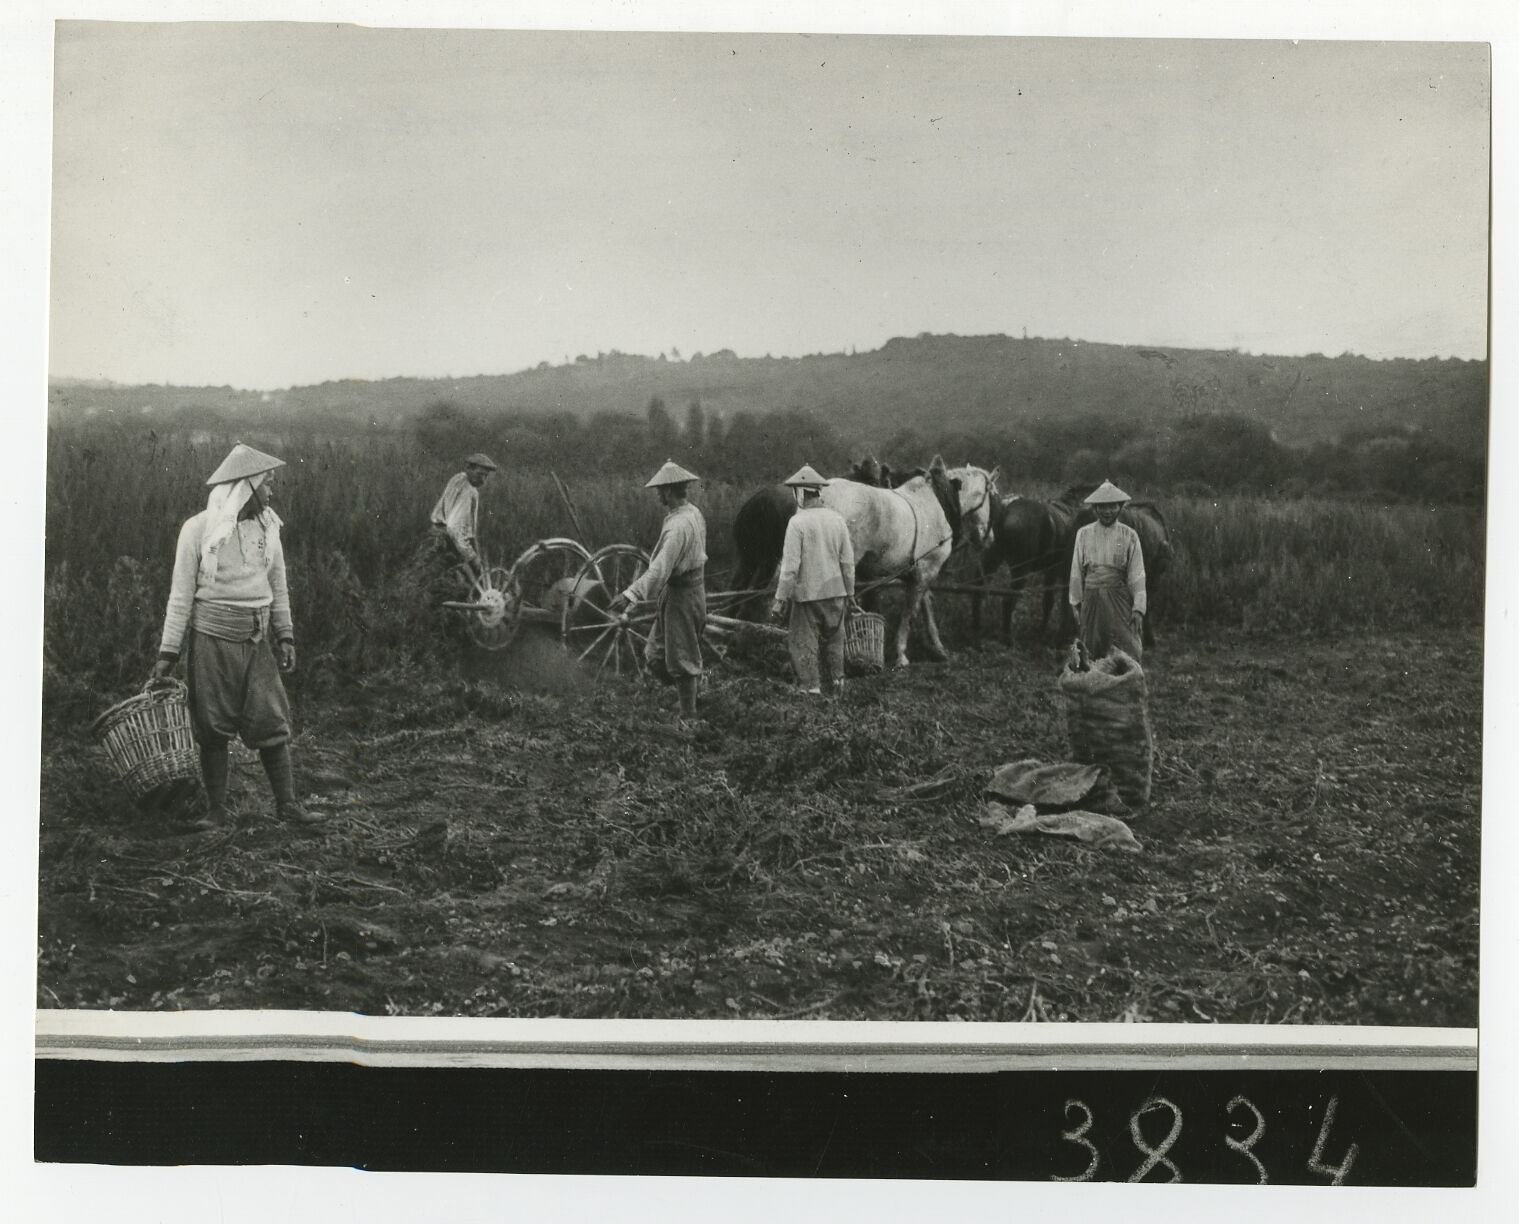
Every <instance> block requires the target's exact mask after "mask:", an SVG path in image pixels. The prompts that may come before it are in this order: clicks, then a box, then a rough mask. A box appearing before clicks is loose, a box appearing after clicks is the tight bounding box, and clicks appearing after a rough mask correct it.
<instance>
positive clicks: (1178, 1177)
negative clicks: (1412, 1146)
mask: <svg viewBox="0 0 1519 1224" xmlns="http://www.w3.org/2000/svg"><path fill="white" fill-rule="evenodd" d="M1339 1107H1340V1098H1339V1097H1337V1096H1333V1097H1330V1098H1329V1102H1328V1104H1327V1105H1326V1106H1325V1107H1324V1116H1323V1118H1322V1119H1321V1121H1320V1123H1319V1131H1318V1137H1317V1139H1316V1140H1315V1141H1314V1145H1313V1155H1312V1156H1310V1157H1309V1158H1308V1166H1307V1167H1308V1171H1309V1172H1311V1173H1317V1174H1319V1175H1321V1176H1324V1177H1328V1178H1329V1179H1330V1181H1331V1183H1332V1184H1333V1185H1336V1186H1340V1185H1344V1183H1345V1179H1346V1178H1347V1177H1348V1176H1349V1174H1350V1170H1351V1167H1352V1166H1353V1165H1354V1164H1355V1160H1356V1156H1357V1155H1359V1153H1360V1150H1361V1149H1360V1147H1359V1145H1357V1144H1354V1143H1352V1144H1351V1145H1350V1146H1349V1147H1348V1148H1347V1149H1346V1151H1345V1158H1344V1159H1343V1160H1342V1161H1340V1163H1339V1164H1337V1165H1331V1164H1326V1163H1325V1162H1324V1149H1325V1148H1326V1147H1327V1146H1328V1144H1329V1134H1330V1131H1331V1130H1333V1128H1334V1119H1335V1114H1336V1113H1337V1111H1338V1110H1339ZM1237 1111H1246V1112H1248V1113H1249V1115H1250V1116H1251V1117H1252V1118H1254V1119H1255V1126H1254V1129H1252V1130H1251V1132H1250V1133H1249V1134H1248V1135H1246V1136H1245V1137H1244V1138H1243V1139H1236V1138H1235V1137H1234V1135H1232V1134H1230V1133H1229V1129H1228V1128H1229V1127H1231V1126H1233V1125H1234V1123H1235V1122H1236V1121H1238V1122H1241V1123H1242V1122H1243V1121H1244V1119H1242V1118H1230V1119H1229V1120H1228V1121H1227V1122H1226V1123H1225V1130H1224V1146H1225V1147H1227V1148H1228V1149H1229V1150H1230V1151H1231V1152H1238V1153H1239V1154H1240V1155H1241V1156H1243V1157H1244V1158H1245V1159H1246V1160H1248V1161H1249V1162H1250V1163H1251V1164H1252V1165H1254V1166H1255V1179H1256V1184H1257V1185H1260V1186H1264V1185H1267V1184H1268V1183H1269V1181H1270V1178H1269V1176H1268V1175H1267V1172H1266V1166H1265V1165H1264V1164H1263V1163H1262V1162H1261V1159H1260V1157H1259V1156H1257V1155H1256V1154H1255V1147H1256V1145H1257V1144H1258V1143H1259V1142H1260V1141H1261V1139H1262V1138H1263V1137H1264V1136H1265V1134H1266V1118H1265V1115H1264V1114H1262V1113H1261V1111H1260V1110H1259V1109H1258V1108H1256V1105H1255V1102H1254V1101H1252V1100H1250V1098H1249V1097H1246V1096H1242V1095H1241V1096H1235V1097H1234V1098H1233V1099H1232V1100H1230V1102H1229V1104H1228V1106H1227V1107H1226V1108H1225V1111H1224V1112H1225V1114H1226V1115H1228V1114H1234V1113H1236V1112H1237ZM1155 1113H1169V1114H1170V1116H1171V1125H1170V1129H1168V1130H1167V1131H1166V1134H1165V1137H1164V1138H1163V1139H1161V1141H1160V1142H1159V1143H1158V1144H1155V1145H1153V1146H1152V1145H1151V1143H1150V1141H1149V1140H1148V1139H1147V1138H1146V1137H1145V1133H1144V1129H1143V1122H1144V1119H1145V1118H1146V1117H1148V1116H1149V1115H1150V1114H1155ZM1078 1114H1079V1120H1077V1121H1076V1122H1075V1124H1074V1125H1072V1126H1070V1127H1068V1128H1067V1129H1066V1130H1063V1131H1061V1132H1060V1137H1061V1139H1063V1140H1064V1141H1065V1142H1067V1143H1073V1144H1075V1145H1076V1146H1077V1147H1079V1148H1081V1149H1082V1150H1083V1151H1084V1152H1086V1153H1087V1156H1088V1160H1087V1166H1086V1168H1084V1169H1083V1170H1082V1171H1081V1172H1080V1173H1076V1174H1074V1175H1071V1176H1066V1175H1064V1174H1060V1173H1052V1174H1051V1175H1050V1180H1051V1181H1059V1182H1084V1181H1091V1180H1092V1179H1093V1178H1094V1177H1096V1176H1097V1169H1098V1166H1099V1165H1100V1164H1101V1163H1102V1154H1101V1151H1100V1149H1099V1148H1098V1147H1097V1145H1096V1144H1095V1143H1093V1142H1092V1141H1091V1139H1089V1138H1088V1137H1087V1136H1088V1135H1089V1134H1090V1133H1091V1130H1092V1127H1093V1125H1094V1123H1095V1121H1096V1118H1095V1115H1094V1114H1093V1113H1092V1109H1091V1107H1090V1106H1089V1105H1088V1104H1087V1103H1086V1102H1085V1101H1081V1100H1077V1099H1076V1098H1075V1097H1072V1098H1071V1099H1070V1100H1068V1101H1066V1103H1065V1118H1066V1121H1067V1122H1070V1121H1072V1119H1073V1118H1075V1117H1077V1116H1078ZM1181 1132H1182V1114H1181V1108H1180V1107H1179V1106H1178V1105H1177V1104H1176V1103H1175V1102H1174V1101H1171V1100H1168V1099H1167V1098H1166V1097H1163V1096H1151V1097H1147V1098H1146V1099H1145V1101H1144V1103H1143V1104H1141V1105H1140V1106H1139V1108H1138V1109H1136V1110H1135V1111H1134V1112H1133V1113H1132V1114H1130V1115H1129V1134H1130V1136H1131V1137H1132V1138H1133V1140H1134V1147H1135V1149H1136V1150H1137V1151H1138V1152H1139V1154H1140V1155H1141V1156H1143V1157H1144V1160H1143V1161H1142V1162H1141V1163H1140V1165H1139V1167H1138V1168H1137V1169H1135V1170H1134V1172H1133V1173H1131V1174H1130V1175H1129V1181H1131V1182H1141V1181H1144V1180H1145V1178H1146V1177H1148V1176H1149V1175H1150V1174H1151V1173H1153V1172H1155V1170H1157V1169H1164V1170H1165V1171H1166V1172H1168V1173H1169V1174H1170V1177H1169V1178H1167V1182H1179V1181H1182V1180H1183V1178H1182V1172H1181V1169H1180V1168H1179V1167H1178V1166H1177V1165H1176V1163H1175V1162H1174V1161H1172V1160H1171V1158H1170V1152H1171V1150H1172V1148H1174V1147H1175V1146H1176V1142H1177V1140H1179V1139H1180V1138H1181Z"/></svg>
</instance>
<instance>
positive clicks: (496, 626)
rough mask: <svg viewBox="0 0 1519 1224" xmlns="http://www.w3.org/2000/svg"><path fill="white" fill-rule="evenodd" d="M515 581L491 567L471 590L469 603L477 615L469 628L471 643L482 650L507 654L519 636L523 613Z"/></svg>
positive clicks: (505, 571) (471, 616)
mask: <svg viewBox="0 0 1519 1224" xmlns="http://www.w3.org/2000/svg"><path fill="white" fill-rule="evenodd" d="M511 581H512V573H511V571H510V570H509V569H506V568H505V567H504V566H500V565H491V566H487V567H486V568H485V570H484V572H483V573H482V574H481V575H480V576H479V577H478V578H476V579H475V580H474V582H473V583H472V584H471V586H470V591H469V602H470V603H471V604H472V605H474V611H473V612H472V613H471V615H470V618H469V621H468V623H467V626H466V628H467V629H468V632H469V639H470V641H472V642H474V644H475V645H476V646H478V647H480V649H482V650H503V649H505V648H506V647H507V646H510V645H511V644H512V639H513V638H515V637H516V636H517V626H518V625H519V624H520V623H521V620H520V616H519V611H520V610H519V608H518V605H517V601H516V599H515V597H514V596H513V594H512V590H511Z"/></svg>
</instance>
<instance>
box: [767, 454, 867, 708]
mask: <svg viewBox="0 0 1519 1224" xmlns="http://www.w3.org/2000/svg"><path fill="white" fill-rule="evenodd" d="M827 483H828V482H827V481H826V480H825V479H824V478H823V477H822V476H819V475H818V473H817V472H816V471H815V470H814V469H813V468H812V467H811V466H810V465H808V464H803V465H802V467H801V469H800V470H799V471H798V472H797V473H796V474H795V475H793V476H792V477H791V478H790V479H789V480H787V481H786V484H787V486H788V487H790V488H791V489H793V490H794V491H795V496H796V503H797V511H796V513H795V514H794V515H792V516H791V520H790V522H788V523H787V524H786V542H785V545H784V547H783V548H782V550H781V565H780V569H779V571H778V573H777V581H776V586H775V603H774V604H773V605H772V606H771V609H770V615H771V618H772V619H773V620H776V621H779V620H781V619H782V617H784V616H786V614H787V608H788V606H789V608H790V619H789V624H788V625H787V629H786V649H787V651H788V653H789V654H790V655H791V667H792V670H793V671H795V672H796V682H797V684H798V685H800V686H801V689H802V691H803V692H805V693H810V694H813V695H815V696H821V695H822V693H823V685H824V681H825V675H826V682H827V686H828V691H829V692H833V693H837V692H840V691H841V690H842V689H843V687H844V618H845V616H847V615H848V613H849V605H850V604H851V603H853V602H854V546H853V544H852V543H851V542H850V539H849V526H848V524H846V523H845V522H844V516H843V515H841V514H840V513H839V512H838V511H837V510H833V509H830V508H829V507H827V506H825V505H823V503H822V502H821V501H820V500H819V498H820V497H821V496H822V492H823V486H824V485H826V484H827Z"/></svg>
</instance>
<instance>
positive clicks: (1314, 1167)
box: [1308, 1096, 1361, 1186]
mask: <svg viewBox="0 0 1519 1224" xmlns="http://www.w3.org/2000/svg"><path fill="white" fill-rule="evenodd" d="M1339 1107H1340V1098H1339V1097H1337V1096H1332V1097H1330V1098H1329V1104H1328V1106H1327V1107H1326V1108H1325V1109H1324V1120H1323V1121H1322V1122H1320V1123H1319V1137H1318V1138H1317V1139H1315V1140H1314V1143H1313V1155H1312V1156H1310V1157H1309V1158H1308V1169H1309V1172H1312V1173H1323V1174H1326V1175H1328V1176H1329V1177H1330V1178H1331V1179H1332V1180H1331V1181H1330V1183H1329V1184H1330V1185H1331V1186H1341V1185H1344V1183H1345V1178H1346V1176H1347V1175H1348V1174H1349V1172H1350V1166H1351V1165H1353V1164H1355V1158H1356V1155H1357V1153H1359V1152H1360V1150H1361V1149H1360V1148H1359V1147H1358V1146H1357V1145H1356V1144H1354V1143H1352V1144H1351V1145H1350V1147H1349V1149H1348V1150H1347V1151H1346V1153H1345V1159H1344V1160H1342V1161H1340V1163H1339V1164H1337V1165H1326V1164H1325V1163H1324V1148H1325V1147H1326V1146H1327V1145H1328V1143H1329V1131H1330V1128H1331V1127H1333V1126H1334V1114H1335V1110H1337V1109H1338V1108H1339Z"/></svg>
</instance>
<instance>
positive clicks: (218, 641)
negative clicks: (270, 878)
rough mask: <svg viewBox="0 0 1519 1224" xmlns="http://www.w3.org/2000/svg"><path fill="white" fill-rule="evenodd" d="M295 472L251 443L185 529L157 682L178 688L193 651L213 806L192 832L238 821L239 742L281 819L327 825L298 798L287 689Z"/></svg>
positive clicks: (228, 464) (194, 691)
mask: <svg viewBox="0 0 1519 1224" xmlns="http://www.w3.org/2000/svg"><path fill="white" fill-rule="evenodd" d="M284 466H285V464H284V460H282V459H276V458H275V457H274V456H273V455H266V454H264V453H263V452H262V451H258V450H254V449H253V447H251V446H244V445H243V444H242V443H241V442H239V443H238V444H237V445H236V446H234V447H233V448H232V451H231V453H230V454H228V456H227V457H226V458H225V459H224V460H222V463H221V466H220V467H218V468H217V469H216V471H214V472H212V473H211V478H210V479H209V480H207V481H206V483H207V484H208V485H210V486H211V494H210V496H209V497H208V498H207V499H206V508H205V509H204V510H202V511H201V512H200V513H199V514H197V515H196V516H195V517H194V518H192V519H190V520H189V521H188V522H186V523H185V525H184V526H183V527H181V528H180V531H179V546H178V548H177V549H176V551H175V554H174V578H173V581H172V583H171V585H170V588H169V604H168V608H167V610H166V611H165V613H164V628H163V638H162V641H161V643H160V645H159V648H158V661H157V662H156V663H154V664H153V672H152V675H151V676H150V677H149V683H150V684H151V683H155V682H162V681H164V680H166V679H167V678H168V676H169V673H170V672H172V671H173V670H174V664H175V663H176V662H177V661H178V659H179V656H180V653H181V650H183V651H184V655H185V680H186V682H187V687H188V688H189V705H190V726H191V730H192V732H193V734H194V736H195V742H196V744H197V745H198V746H199V748H200V769H201V776H202V778H203V779H204V781H205V784H206V797H207V798H208V799H209V800H210V805H209V807H208V810H207V812H206V815H205V816H204V817H203V818H202V819H201V820H199V821H196V822H195V824H194V826H192V827H194V828H196V829H199V830H202V831H210V830H212V829H217V828H221V827H223V826H224V825H226V824H227V823H228V821H229V817H230V813H229V812H228V809H227V743H228V741H229V740H231V738H232V737H233V736H234V735H236V736H240V737H241V738H242V741H243V743H245V744H246V745H248V747H250V748H256V749H258V755H259V759H260V760H261V761H262V762H263V766H264V772H265V773H267V774H268V775H269V785H270V787H271V788H272V789H273V791H274V802H275V807H276V810H277V811H278V814H279V818H280V819H281V820H285V821H290V822H292V823H295V824H319V823H320V818H319V817H316V816H312V815H310V814H308V813H307V811H306V810H305V808H303V807H302V806H301V804H300V803H299V801H297V799H296V797H295V779H294V775H293V772H292V769H291V763H290V703H289V701H288V700H287V699H286V697H285V686H284V684H283V682H282V681H281V680H280V673H281V672H292V671H294V670H295V630H294V627H293V625H292V623H291V619H290V595H289V592H288V591H287V590H286V587H285V550H284V547H283V546H282V545H281V543H280V517H279V515H278V514H276V513H275V512H274V508H273V502H274V493H275V469H276V468H281V467H284ZM271 639H273V642H274V643H277V645H271Z"/></svg>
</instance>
